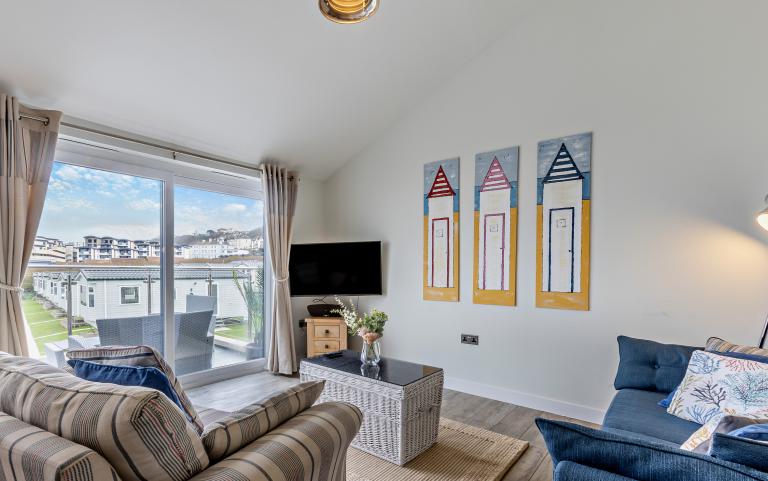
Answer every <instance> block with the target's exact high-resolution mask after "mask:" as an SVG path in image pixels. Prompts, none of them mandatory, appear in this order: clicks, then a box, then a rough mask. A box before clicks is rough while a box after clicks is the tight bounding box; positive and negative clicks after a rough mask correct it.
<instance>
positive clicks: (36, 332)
mask: <svg viewBox="0 0 768 481" xmlns="http://www.w3.org/2000/svg"><path fill="white" fill-rule="evenodd" d="M21 308H22V309H23V310H24V317H25V318H26V319H27V322H28V323H29V328H30V329H31V330H32V338H33V339H34V340H35V343H36V344H37V349H38V350H39V351H40V355H41V356H43V355H45V343H46V342H54V341H64V340H66V339H67V328H65V327H64V326H62V325H61V319H55V318H54V317H53V316H52V315H51V313H50V312H49V311H47V310H45V309H43V306H41V305H40V304H39V303H38V302H37V301H36V300H35V299H34V298H29V299H23V300H22V301H21ZM95 332H96V330H95V329H94V328H92V327H90V326H86V327H78V328H77V329H74V330H73V333H74V334H89V333H95Z"/></svg>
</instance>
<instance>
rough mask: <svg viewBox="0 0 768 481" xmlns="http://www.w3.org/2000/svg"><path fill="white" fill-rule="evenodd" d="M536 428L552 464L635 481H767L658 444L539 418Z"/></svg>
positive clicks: (756, 473) (723, 463) (740, 467)
mask: <svg viewBox="0 0 768 481" xmlns="http://www.w3.org/2000/svg"><path fill="white" fill-rule="evenodd" d="M536 425H537V426H538V428H539V431H541V434H542V436H543V437H544V443H545V444H546V446H547V450H548V451H549V454H550V456H551V457H552V461H553V463H554V464H555V465H559V464H560V463H561V462H565V461H570V462H572V463H576V464H580V465H582V466H587V467H591V468H594V469H597V470H599V471H605V472H609V473H614V474H617V475H619V476H624V477H625V478H629V479H636V480H639V481H661V480H664V481H673V480H674V481H701V480H705V479H706V480H718V481H758V480H759V481H768V473H764V472H761V471H758V470H755V469H753V468H750V467H747V466H744V465H742V464H736V463H732V462H727V461H722V460H720V459H717V458H713V457H710V456H707V455H705V454H698V453H692V452H690V451H683V450H682V449H680V448H676V447H673V446H670V445H669V443H665V442H661V441H651V440H648V439H642V438H636V437H633V436H626V435H624V434H622V433H621V432H616V431H612V432H609V431H600V430H596V429H592V428H588V427H584V426H580V425H576V424H571V423H566V422H562V421H552V420H548V419H541V418H539V419H536ZM598 479H600V478H598ZM619 479H621V478H619Z"/></svg>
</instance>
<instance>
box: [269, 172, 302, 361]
mask: <svg viewBox="0 0 768 481" xmlns="http://www.w3.org/2000/svg"><path fill="white" fill-rule="evenodd" d="M262 183H263V185H264V216H265V224H266V226H267V242H268V243H269V254H270V261H271V262H272V274H273V277H274V288H273V290H272V291H273V297H272V335H271V338H270V341H269V362H268V364H267V366H268V368H269V370H270V371H272V372H277V373H281V374H293V373H294V372H296V371H297V370H298V364H297V362H296V343H295V341H294V335H293V318H292V315H291V292H290V289H289V285H288V258H289V257H290V255H291V236H292V234H293V214H294V213H295V212H296V194H297V191H298V183H299V179H298V178H297V177H296V175H295V174H293V173H291V172H288V170H287V169H284V168H280V167H277V166H275V165H269V164H265V165H264V175H263V177H262Z"/></svg>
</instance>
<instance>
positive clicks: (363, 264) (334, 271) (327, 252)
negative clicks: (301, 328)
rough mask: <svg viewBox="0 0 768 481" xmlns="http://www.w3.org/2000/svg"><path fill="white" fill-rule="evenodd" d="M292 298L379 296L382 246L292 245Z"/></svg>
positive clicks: (368, 243)
mask: <svg viewBox="0 0 768 481" xmlns="http://www.w3.org/2000/svg"><path fill="white" fill-rule="evenodd" d="M288 267H289V272H290V284H291V296H305V297H310V296H315V297H321V296H333V295H339V296H342V295H346V296H365V295H380V294H381V293H382V289H381V242H379V241H375V242H338V243H327V244H293V245H292V246H291V259H290V262H289V265H288Z"/></svg>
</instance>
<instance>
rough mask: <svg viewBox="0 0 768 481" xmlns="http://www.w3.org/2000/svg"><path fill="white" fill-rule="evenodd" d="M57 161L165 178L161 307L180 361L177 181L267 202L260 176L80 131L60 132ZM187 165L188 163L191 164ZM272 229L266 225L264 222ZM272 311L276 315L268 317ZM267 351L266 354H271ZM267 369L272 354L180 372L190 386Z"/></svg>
mask: <svg viewBox="0 0 768 481" xmlns="http://www.w3.org/2000/svg"><path fill="white" fill-rule="evenodd" d="M55 160H56V161H57V162H61V163H64V164H70V165H75V166H79V167H86V168H91V169H97V170H104V171H108V172H114V173H117V174H124V175H131V176H136V177H143V178H146V179H151V180H157V181H160V182H162V186H163V187H162V209H161V222H160V239H161V260H160V278H161V279H162V283H161V286H160V289H161V302H160V309H161V312H162V313H163V320H164V323H163V324H164V326H163V328H164V332H165V333H166V334H165V335H164V351H165V356H164V357H165V359H166V361H167V362H168V363H169V364H170V365H171V366H173V365H174V363H175V359H176V356H175V349H176V346H175V335H174V334H175V319H174V287H175V279H174V277H175V276H174V274H175V273H174V253H175V243H174V209H175V203H174V190H175V187H176V186H177V185H179V186H183V187H191V188H196V189H202V190H208V191H211V192H217V193H223V194H229V195H237V196H241V197H248V198H251V199H256V200H263V197H262V192H261V189H260V184H261V181H260V178H258V177H255V176H254V177H247V176H245V175H243V174H242V173H241V172H229V171H228V169H227V168H226V167H223V168H222V167H219V166H217V167H216V168H208V169H206V168H201V167H199V166H194V165H190V164H186V163H185V162H183V161H176V160H174V159H167V158H164V157H158V156H157V155H152V154H148V153H145V152H141V151H139V150H132V149H126V148H122V147H113V146H108V145H107V146H105V145H103V144H100V143H95V142H92V141H89V139H87V138H85V139H84V138H79V137H78V136H74V135H60V138H59V143H58V145H57V148H56V156H55ZM185 164H186V165H185ZM264 228H266V225H265V226H264ZM267 244H268V243H267V242H266V239H265V242H264V261H263V262H264V284H265V286H264V297H265V299H264V340H265V345H266V342H267V340H268V339H269V338H270V328H271V311H272V305H271V304H272V295H271V290H272V289H271V288H272V269H271V262H269V253H268V251H269V249H268V248H267ZM268 313H270V314H269V315H268ZM268 355H269V354H268V352H265V356H268ZM265 367H266V358H262V359H254V360H250V361H242V362H239V363H235V364H231V365H228V366H220V367H213V368H211V369H209V370H206V371H200V372H195V373H190V374H185V375H183V376H180V377H179V378H180V380H181V381H182V383H183V384H184V386H185V387H194V386H201V385H205V384H209V383H211V382H215V381H221V380H224V379H231V378H234V377H238V376H243V375H246V374H253V373H255V372H260V371H262V370H264V369H265Z"/></svg>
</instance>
